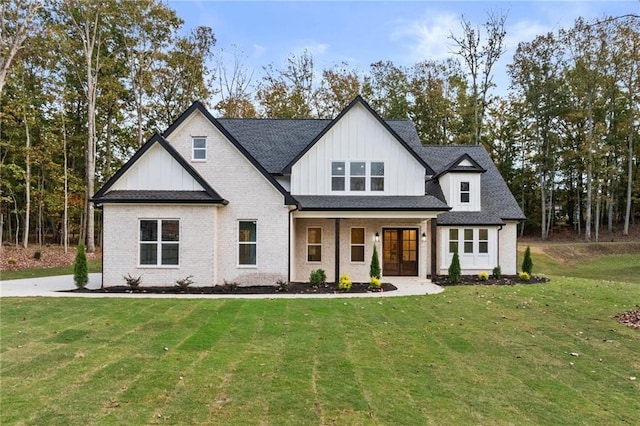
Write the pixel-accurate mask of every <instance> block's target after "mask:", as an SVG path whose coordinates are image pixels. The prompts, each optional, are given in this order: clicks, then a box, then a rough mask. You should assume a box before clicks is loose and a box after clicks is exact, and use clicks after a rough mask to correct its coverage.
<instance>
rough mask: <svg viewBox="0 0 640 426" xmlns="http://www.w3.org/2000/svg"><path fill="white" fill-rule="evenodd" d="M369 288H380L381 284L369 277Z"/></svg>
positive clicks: (378, 279)
mask: <svg viewBox="0 0 640 426" xmlns="http://www.w3.org/2000/svg"><path fill="white" fill-rule="evenodd" d="M369 287H371V288H375V289H378V288H380V287H382V282H381V281H380V278H376V277H371V279H370V280H369Z"/></svg>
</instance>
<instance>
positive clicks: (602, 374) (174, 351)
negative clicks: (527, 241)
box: [0, 259, 640, 425]
mask: <svg viewBox="0 0 640 426" xmlns="http://www.w3.org/2000/svg"><path fill="white" fill-rule="evenodd" d="M534 262H535V259H534ZM639 301H640V285H634V284H631V283H623V282H609V281H607V282H605V281H600V280H586V279H580V278H559V279H556V280H554V281H552V282H551V283H548V284H544V285H529V286H523V285H518V286H513V287H490V286H477V287H465V286H461V287H449V288H447V289H446V291H445V292H444V293H441V294H439V295H433V296H422V297H405V298H379V299H378V298H376V299H342V300H319V299H315V300H313V299H312V300H308V299H298V300H229V299H227V300H219V299H218V300H215V299H190V300H184V299H183V300H176V299H79V298H78V299H76V298H59V299H58V298H56V299H53V298H46V299H42V298H15V299H14V298H10V299H2V301H1V303H2V306H1V308H2V309H1V311H0V320H1V321H0V331H1V333H2V340H1V343H0V352H1V356H2V364H1V366H0V376H1V379H2V393H1V396H0V403H1V407H2V411H1V414H0V423H2V424H15V423H24V424H47V425H55V424H60V425H63V424H64V425H69V424H82V425H85V424H274V425H280V424H296V425H297V424H336V423H337V424H348V425H350V424H385V425H386V424H435V425H446V424H487V425H490V424H518V425H528V424H531V425H538V424H562V425H572V424H585V423H586V424H607V425H613V424H640V398H638V394H639V392H640V380H637V381H632V380H630V377H632V376H635V377H638V378H639V379H640V360H639V358H638V347H639V341H640V332H639V331H638V330H633V329H630V328H627V327H624V326H622V325H620V324H618V323H617V322H615V320H614V319H613V318H612V317H613V316H614V315H615V314H617V313H620V312H623V311H625V310H629V309H637V303H638V302H639ZM165 347H166V348H167V349H168V350H165V349H164V348H165ZM571 352H576V353H578V354H579V356H577V357H575V356H571V355H570V353H571Z"/></svg>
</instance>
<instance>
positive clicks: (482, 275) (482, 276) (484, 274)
mask: <svg viewBox="0 0 640 426" xmlns="http://www.w3.org/2000/svg"><path fill="white" fill-rule="evenodd" d="M478 279H479V280H480V281H487V280H488V279H489V273H488V272H484V271H482V272H480V273H479V274H478Z"/></svg>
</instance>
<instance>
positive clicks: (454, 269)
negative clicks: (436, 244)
mask: <svg viewBox="0 0 640 426" xmlns="http://www.w3.org/2000/svg"><path fill="white" fill-rule="evenodd" d="M460 278H462V271H461V269H460V256H458V251H457V250H456V251H455V252H454V253H453V259H451V266H449V282H451V283H452V284H457V283H459V282H460Z"/></svg>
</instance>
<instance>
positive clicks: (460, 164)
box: [434, 153, 486, 179]
mask: <svg viewBox="0 0 640 426" xmlns="http://www.w3.org/2000/svg"><path fill="white" fill-rule="evenodd" d="M452 172H456V173H460V172H462V173H484V172H486V170H485V169H484V168H482V167H481V166H480V164H478V162H477V161H476V160H474V159H473V157H471V155H469V154H468V153H464V154H462V155H461V156H459V157H458V158H456V159H455V160H454V161H452V162H451V163H449V165H447V167H445V168H444V169H443V170H442V171H441V172H440V173H438V174H437V175H436V176H434V179H437V178H438V177H440V176H442V175H444V174H446V173H452Z"/></svg>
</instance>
